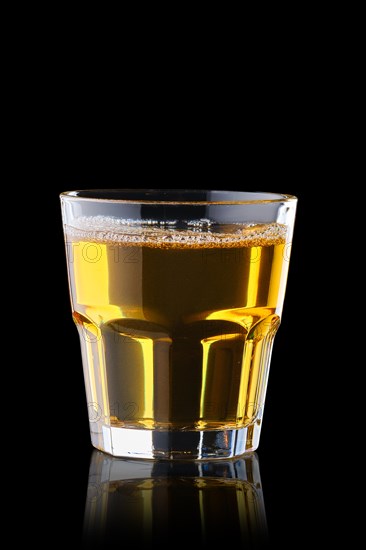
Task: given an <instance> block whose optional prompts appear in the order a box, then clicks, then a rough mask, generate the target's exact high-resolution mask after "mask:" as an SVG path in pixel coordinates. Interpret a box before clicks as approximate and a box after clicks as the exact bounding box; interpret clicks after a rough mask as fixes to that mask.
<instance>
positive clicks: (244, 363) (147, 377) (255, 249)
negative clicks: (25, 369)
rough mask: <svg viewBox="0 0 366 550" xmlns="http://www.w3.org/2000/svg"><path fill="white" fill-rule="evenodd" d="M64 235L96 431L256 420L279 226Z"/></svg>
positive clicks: (272, 323) (281, 249)
mask: <svg viewBox="0 0 366 550" xmlns="http://www.w3.org/2000/svg"><path fill="white" fill-rule="evenodd" d="M199 229H200V230H199V232H197V229H196V228H195V227H193V228H192V229H190V230H185V231H180V232H179V231H176V230H175V231H173V230H171V229H169V228H167V227H163V228H161V227H152V228H148V227H147V228H146V227H145V228H141V227H134V226H132V227H131V226H129V225H128V224H126V225H124V224H122V222H121V223H120V225H119V226H117V222H116V221H113V220H112V221H111V222H110V223H109V224H108V220H107V221H106V219H104V220H103V219H101V220H98V219H97V218H94V219H90V220H89V219H86V220H82V221H81V222H80V223H79V224H78V226H77V227H67V228H66V235H67V249H68V255H69V276H70V288H71V297H72V305H73V316H74V320H75V322H76V325H77V327H78V329H79V333H80V338H81V343H82V351H83V363H84V372H85V380H86V389H87V396H88V401H89V404H92V407H93V411H94V412H93V414H95V417H96V420H99V419H100V418H101V417H103V421H104V422H106V423H109V424H110V425H113V426H116V427H135V428H147V429H180V430H182V429H183V430H210V429H224V428H241V427H244V426H248V425H250V424H253V422H255V421H256V419H257V418H258V417H260V416H261V408H262V407H263V402H264V397H265V390H266V384H267V375H268V366H269V360H270V354H271V349H272V341H273V338H274V335H275V333H276V330H277V328H278V326H279V322H280V311H281V306H282V301H283V293H284V286H285V282H286V275H287V267H288V262H287V261H286V254H285V252H286V227H285V226H282V225H280V224H268V225H263V224H262V225H251V226H230V227H221V228H220V230H217V229H215V230H210V228H205V231H206V233H203V232H202V223H201V226H199Z"/></svg>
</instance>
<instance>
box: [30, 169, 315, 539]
mask: <svg viewBox="0 0 366 550" xmlns="http://www.w3.org/2000/svg"><path fill="white" fill-rule="evenodd" d="M59 162H60V164H59V165H58V166H56V167H54V169H53V171H52V172H50V174H47V175H46V176H44V175H43V178H42V181H43V182H44V183H45V190H44V191H43V196H42V200H41V201H40V204H39V212H40V213H41V216H40V218H39V220H38V223H39V231H46V232H47V242H49V241H51V242H52V246H51V247H50V248H48V247H47V248H46V246H45V249H44V250H46V249H47V250H48V251H49V252H48V254H42V262H41V264H42V268H41V269H39V273H38V274H37V285H38V288H39V293H38V294H37V295H36V296H35V300H36V302H37V303H38V305H41V306H42V307H41V311H42V313H41V320H42V326H43V327H44V329H45V334H46V335H47V337H48V338H49V339H50V340H51V341H52V342H53V345H52V347H50V349H46V348H43V347H42V346H41V345H40V342H38V343H37V344H36V345H37V346H38V347H37V349H38V350H39V353H40V367H39V370H38V373H39V377H40V378H39V379H41V377H42V380H46V386H47V390H46V392H44V391H43V389H42V390H41V392H40V395H42V401H43V404H42V410H44V411H45V417H44V423H43V430H42V431H43V435H42V438H43V440H41V441H38V436H37V445H36V447H38V448H39V452H42V454H40V455H37V456H38V458H37V462H38V467H40V471H41V476H42V479H43V480H44V483H43V485H42V486H43V491H44V494H45V501H44V505H43V512H44V514H45V515H46V516H47V517H48V518H49V519H48V521H49V522H50V523H51V524H52V525H53V526H54V527H53V528H54V532H55V534H57V536H59V537H61V538H62V537H66V538H68V537H69V536H70V537H72V538H73V539H74V537H75V536H76V537H77V538H78V536H79V535H80V536H81V530H82V522H83V514H84V505H85V496H86V488H87V482H88V469H89V463H90V455H91V452H92V447H91V445H90V440H89V425H88V419H87V410H86V405H85V393H84V385H83V375H82V368H81V357H80V348H79V340H78V335H77V331H76V329H75V326H74V324H73V322H72V319H71V308H70V301H69V294H68V283H67V275H66V260H65V253H64V244H63V234H62V222H61V216H60V205H59V193H60V192H62V191H65V190H72V189H83V188H84V189H85V188H117V187H120V188H131V187H140V188H152V187H158V186H157V185H156V184H157V183H158V184H160V187H163V185H161V184H165V188H172V187H176V188H184V181H187V182H190V185H191V182H192V181H194V182H195V183H196V185H195V186H196V188H200V189H204V188H206V189H223V188H228V189H231V188H233V189H235V188H236V187H237V186H238V187H240V188H241V189H245V190H248V191H257V190H259V191H273V192H282V193H288V194H293V195H296V196H297V197H298V198H299V204H298V214H297V220H296V226H295V235H294V245H293V253H292V259H291V264H290V273H289V280H288V287H287V294H286V299H285V308H284V312H283V319H282V325H281V328H280V330H279V332H278V334H277V336H276V340H275V345H274V352H273V358H272V364H271V373H270V379H269V389H268V394H267V400H266V408H265V415H264V425H263V431H262V436H261V443H260V446H259V449H258V451H257V454H258V457H259V461H260V469H261V477H262V484H263V491H264V498H265V506H266V513H267V521H268V528H269V534H270V540H271V542H272V543H279V544H283V545H284V544H289V545H292V544H296V543H297V542H298V541H299V540H303V539H304V538H305V537H307V536H308V535H309V525H310V526H311V527H310V529H311V530H313V529H316V525H317V522H318V518H317V515H316V513H315V508H314V507H312V510H311V512H310V510H309V514H308V513H307V511H306V506H304V502H305V501H306V502H307V501H308V499H309V498H310V499H311V494H312V492H314V493H315V492H316V491H317V490H318V489H317V487H318V482H319V479H318V468H319V461H320V462H321V461H322V459H321V458H319V456H316V457H314V454H313V449H314V445H315V447H316V446H317V445H318V444H319V441H318V438H319V434H318V433H317V428H316V426H314V422H315V419H316V413H315V412H314V409H315V410H318V411H319V409H320V408H321V395H319V394H320V393H321V391H320V389H319V390H318V389H317V385H316V384H314V377H316V376H317V371H318V369H319V368H320V367H321V365H320V364H319V361H320V359H318V357H317V354H316V353H315V352H314V348H313V347H312V339H313V338H314V331H313V328H312V324H311V323H312V321H311V320H312V315H313V311H314V309H315V308H316V306H317V304H318V302H319V300H320V299H321V296H322V288H323V283H322V274H320V275H319V274H318V276H317V277H316V274H315V267H314V266H315V265H316V262H317V261H318V259H319V255H320V249H319V240H318V238H317V235H314V234H313V233H312V232H311V235H312V238H309V234H310V232H309V226H310V224H309V221H310V220H312V219H313V218H314V215H315V214H316V211H317V210H318V209H319V208H321V205H322V200H323V199H322V197H321V196H320V194H319V193H318V194H317V198H316V201H315V200H314V192H310V191H296V189H295V188H294V186H293V185H292V184H291V183H289V182H288V181H287V182H281V181H279V182H278V183H274V182H272V181H271V182H268V181H264V182H260V183H257V184H255V185H252V186H251V187H248V186H247V185H246V184H245V178H243V177H242V175H241V171H239V170H238V171H237V172H236V173H234V174H230V171H229V172H228V174H227V175H226V176H225V173H223V174H222V176H221V175H218V174H215V173H214V172H213V171H211V173H209V174H207V175H206V176H204V177H203V176H200V177H197V176H196V177H194V176H193V175H192V176H191V179H190V178H189V175H188V176H187V177H186V178H185V179H184V180H183V181H182V179H179V178H174V175H168V176H167V175H165V176H164V177H160V178H158V180H156V178H154V179H152V178H150V177H149V176H146V175H143V176H141V175H140V174H134V173H133V171H131V172H129V173H126V172H125V171H123V170H122V169H121V170H115V171H113V172H108V170H107V169H106V170H104V171H101V173H100V174H96V173H95V172H93V171H92V170H90V168H89V170H88V173H86V171H83V169H78V171H75V170H72V169H70V170H65V167H64V166H63V165H62V162H61V161H59ZM147 172H148V171H147ZM173 182H174V183H175V182H176V183H177V184H176V185H172V183H173ZM154 184H155V185H154ZM204 185H206V187H204ZM160 187H159V188H160ZM36 225H37V224H36ZM318 229H319V228H318ZM37 231H38V229H37ZM40 241H41V242H42V239H40ZM37 243H38V239H37ZM38 265H39V264H38ZM45 296H47V299H46V300H45V299H44V297H45ZM42 384H43V382H42ZM37 402H38V398H37ZM32 406H33V405H32ZM30 445H31V446H32V447H31V448H33V447H34V440H32V441H31V442H30ZM43 449H46V451H45V452H43ZM65 501H66V502H67V504H66V505H65ZM310 516H311V517H310ZM309 517H310V519H309ZM71 533H76V535H74V534H73V535H71ZM78 533H79V535H78Z"/></svg>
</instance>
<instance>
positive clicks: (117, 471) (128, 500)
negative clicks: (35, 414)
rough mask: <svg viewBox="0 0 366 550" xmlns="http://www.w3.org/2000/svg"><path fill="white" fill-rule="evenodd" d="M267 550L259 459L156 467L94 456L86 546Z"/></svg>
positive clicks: (165, 463)
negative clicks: (256, 549) (264, 549)
mask: <svg viewBox="0 0 366 550" xmlns="http://www.w3.org/2000/svg"><path fill="white" fill-rule="evenodd" d="M127 541H133V543H134V546H135V545H139V544H144V545H147V544H148V545H151V544H156V545H159V546H163V547H164V546H166V545H168V544H174V543H175V542H176V543H177V544H178V543H179V547H182V546H187V547H196V546H200V547H206V546H207V547H216V546H217V545H221V544H225V545H228V546H229V547H232V545H233V544H237V543H241V544H245V545H247V547H248V546H249V547H261V546H263V545H264V544H265V543H266V542H267V541H268V537H267V522H266V513H265V506H264V499H263V491H262V485H261V478H260V472H259V462H258V457H257V455H256V454H250V455H248V456H245V457H244V458H240V459H237V460H235V459H234V460H230V461H229V460H228V461H215V462H201V463H200V462H174V463H172V462H152V461H138V460H126V459H118V458H113V457H110V456H108V455H105V454H103V453H101V452H98V451H94V452H93V454H92V458H91V464H90V471H89V483H88V490H87V497H86V505H85V518H84V543H85V545H86V546H93V545H98V546H102V545H104V544H107V543H111V542H113V543H116V544H119V545H123V544H125V543H126V542H127Z"/></svg>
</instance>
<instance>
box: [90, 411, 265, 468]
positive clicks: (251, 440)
mask: <svg viewBox="0 0 366 550" xmlns="http://www.w3.org/2000/svg"><path fill="white" fill-rule="evenodd" d="M261 424H262V423H261V421H257V422H256V423H255V424H253V425H251V426H248V427H246V428H240V429H236V430H214V431H181V432H179V431H161V430H136V429H128V428H111V427H108V426H103V427H102V432H101V433H100V432H99V433H97V432H93V431H91V439H92V444H93V445H94V447H96V448H97V449H99V450H101V451H104V452H106V453H108V454H110V455H112V456H117V457H127V458H146V459H151V460H158V459H161V460H205V459H208V460H212V459H220V458H233V457H237V456H240V455H242V454H244V453H248V452H252V451H255V450H256V449H257V447H258V445H259V437H260V431H261Z"/></svg>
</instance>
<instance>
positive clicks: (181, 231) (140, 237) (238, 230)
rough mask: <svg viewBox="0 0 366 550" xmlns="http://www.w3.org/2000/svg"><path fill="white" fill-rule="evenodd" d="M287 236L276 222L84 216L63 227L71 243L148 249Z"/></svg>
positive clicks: (269, 241) (264, 242) (278, 240)
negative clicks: (253, 222)
mask: <svg viewBox="0 0 366 550" xmlns="http://www.w3.org/2000/svg"><path fill="white" fill-rule="evenodd" d="M286 233H287V227H286V226H285V225H282V224H279V223H269V224H228V225H222V224H221V225H219V224H216V223H215V222H212V221H210V220H206V219H202V220H192V221H188V222H181V221H179V222H177V221H174V220H172V221H162V222H158V221H154V220H143V221H142V220H123V219H119V218H111V217H104V216H90V217H86V216H84V217H80V218H77V219H75V220H74V221H73V225H72V226H71V225H67V226H66V234H67V236H68V237H69V238H71V239H72V240H73V241H91V242H98V243H104V244H113V245H122V246H148V247H151V248H216V247H224V248H233V247H253V246H273V245H275V244H283V243H285V242H286Z"/></svg>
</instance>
